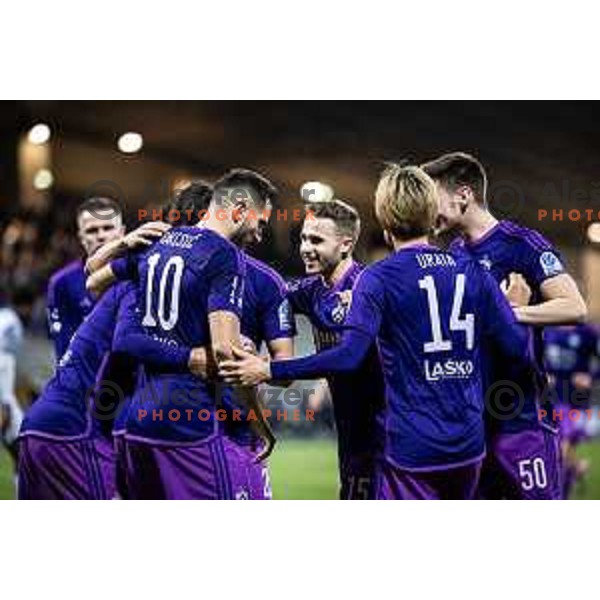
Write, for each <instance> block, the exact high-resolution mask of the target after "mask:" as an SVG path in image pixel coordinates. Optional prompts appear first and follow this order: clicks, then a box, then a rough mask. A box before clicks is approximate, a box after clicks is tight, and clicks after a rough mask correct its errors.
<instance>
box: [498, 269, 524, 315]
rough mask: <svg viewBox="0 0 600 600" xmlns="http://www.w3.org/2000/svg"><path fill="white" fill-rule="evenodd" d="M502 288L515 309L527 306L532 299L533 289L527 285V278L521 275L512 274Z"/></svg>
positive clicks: (501, 285)
mask: <svg viewBox="0 0 600 600" xmlns="http://www.w3.org/2000/svg"><path fill="white" fill-rule="evenodd" d="M500 287H501V288H502V291H503V292H504V295H505V296H506V299H507V300H508V301H509V302H510V305H511V306H512V307H513V308H514V307H516V306H527V305H528V304H529V300H530V299H531V288H530V287H529V286H528V285H527V282H526V281H525V278H524V277H523V275H521V274H520V273H511V274H510V275H509V276H508V280H506V279H505V280H504V281H503V282H502V283H501V284H500Z"/></svg>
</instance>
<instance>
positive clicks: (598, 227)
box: [587, 223, 600, 244]
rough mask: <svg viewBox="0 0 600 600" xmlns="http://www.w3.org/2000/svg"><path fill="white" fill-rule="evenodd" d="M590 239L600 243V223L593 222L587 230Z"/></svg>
mask: <svg viewBox="0 0 600 600" xmlns="http://www.w3.org/2000/svg"><path fill="white" fill-rule="evenodd" d="M587 234H588V239H589V240H590V242H594V244H600V223H592V224H591V225H590V226H589V227H588V230H587Z"/></svg>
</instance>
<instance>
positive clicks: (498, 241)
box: [451, 221, 565, 432]
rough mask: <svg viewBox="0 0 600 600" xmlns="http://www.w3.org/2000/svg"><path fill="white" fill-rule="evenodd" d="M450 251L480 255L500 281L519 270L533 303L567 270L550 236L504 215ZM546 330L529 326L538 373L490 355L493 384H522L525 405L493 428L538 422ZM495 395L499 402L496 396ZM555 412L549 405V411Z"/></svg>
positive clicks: (493, 422) (524, 426) (492, 421)
mask: <svg viewBox="0 0 600 600" xmlns="http://www.w3.org/2000/svg"><path fill="white" fill-rule="evenodd" d="M451 251H452V252H453V253H455V254H462V255H465V256H468V257H471V258H474V259H476V260H477V261H478V262H479V263H480V264H481V265H482V266H483V267H484V268H485V269H487V270H488V271H489V272H490V273H491V275H492V276H493V278H494V279H495V280H496V281H497V283H498V284H500V283H501V282H502V281H504V280H505V279H507V278H508V276H509V274H510V273H512V272H516V273H520V274H521V275H522V276H523V277H524V278H525V280H526V281H527V284H528V285H529V287H530V288H531V290H532V296H531V304H539V303H540V302H541V301H542V295H541V291H540V286H541V285H542V283H543V282H544V281H546V280H547V279H550V278H552V277H555V276H556V275H559V274H561V273H564V272H565V270H564V267H563V264H562V262H561V258H560V256H559V254H558V253H557V251H556V250H555V249H554V247H553V246H552V244H550V242H548V241H547V240H546V239H545V238H544V237H543V236H542V235H540V234H539V233H537V232H535V231H533V230H531V229H527V228H525V227H521V226H519V225H516V224H515V223H511V222H510V221H500V222H499V223H498V224H497V225H496V226H494V227H493V228H492V229H490V230H489V231H488V232H487V233H486V234H485V235H484V236H483V237H482V238H480V239H478V240H476V241H475V242H469V241H467V240H464V239H460V240H456V241H455V242H454V243H453V244H452V246H451ZM542 331H543V330H542V328H539V327H538V328H533V327H532V328H530V344H531V350H532V355H533V358H534V360H535V366H536V369H535V372H534V373H533V374H531V373H524V372H523V371H521V374H519V373H517V372H515V369H514V368H513V367H512V366H511V365H510V364H507V363H506V362H503V361H496V360H494V358H493V356H491V357H490V360H489V361H488V362H489V364H488V365H487V366H486V370H487V373H488V377H489V384H490V385H493V383H494V382H499V381H511V382H513V383H515V384H516V385H517V386H518V387H519V388H520V389H521V390H522V392H523V397H524V403H523V408H522V410H520V411H518V414H517V415H516V416H515V417H514V418H511V419H505V420H500V419H495V418H493V417H491V418H490V425H491V426H492V430H493V431H498V432H517V431H521V430H523V429H527V428H530V427H532V426H534V425H535V424H536V423H537V422H538V406H537V402H538V400H539V399H540V396H541V393H542V390H543V387H544V385H545V381H546V378H545V374H544V369H543V341H542ZM491 401H492V402H496V400H494V399H492V400H491ZM497 402H498V403H499V405H501V404H503V403H505V402H506V400H505V399H504V400H502V399H500V398H498V399H497ZM504 412H505V409H504ZM498 413H500V414H502V413H503V410H502V409H498ZM551 413H552V411H551V410H549V411H548V414H549V415H551Z"/></svg>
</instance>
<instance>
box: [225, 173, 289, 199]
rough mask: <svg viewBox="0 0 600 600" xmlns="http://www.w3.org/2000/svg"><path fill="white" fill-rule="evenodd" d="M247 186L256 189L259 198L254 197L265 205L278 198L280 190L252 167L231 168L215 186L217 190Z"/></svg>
mask: <svg viewBox="0 0 600 600" xmlns="http://www.w3.org/2000/svg"><path fill="white" fill-rule="evenodd" d="M247 186H250V187H252V188H253V189H255V190H256V192H257V193H258V198H253V200H254V201H255V202H257V203H258V204H260V205H261V206H264V205H265V204H266V203H267V201H271V202H274V201H275V199H276V198H277V194H278V190H277V188H276V187H275V186H274V185H273V183H271V181H270V180H269V179H267V178H266V177H265V176H264V175H261V174H260V173H257V172H256V171H252V170H250V169H241V168H236V169H230V170H229V171H227V173H225V175H223V176H222V177H220V178H219V179H218V180H217V181H216V182H215V184H214V186H213V187H214V190H215V192H216V191H218V190H223V189H227V188H236V187H238V188H243V187H247ZM215 195H216V194H215Z"/></svg>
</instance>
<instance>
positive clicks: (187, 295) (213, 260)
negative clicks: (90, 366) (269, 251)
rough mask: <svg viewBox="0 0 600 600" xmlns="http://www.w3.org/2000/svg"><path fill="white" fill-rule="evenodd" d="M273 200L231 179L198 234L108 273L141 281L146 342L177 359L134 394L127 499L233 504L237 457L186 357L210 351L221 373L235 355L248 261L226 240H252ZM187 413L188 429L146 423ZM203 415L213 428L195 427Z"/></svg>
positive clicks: (184, 234) (189, 230)
mask: <svg viewBox="0 0 600 600" xmlns="http://www.w3.org/2000/svg"><path fill="white" fill-rule="evenodd" d="M273 194H274V188H273V187H272V185H271V184H270V183H269V182H268V180H266V179H265V178H263V177H262V176H260V175H258V174H256V173H254V172H251V171H246V170H234V171H231V172H229V173H228V174H227V175H226V176H224V177H223V178H222V179H221V180H219V181H218V182H217V183H216V184H215V193H214V196H213V199H212V200H211V203H210V206H209V209H208V215H207V218H206V219H205V220H203V221H202V222H201V223H199V224H198V226H196V227H179V228H175V229H173V230H172V231H171V232H169V233H168V234H166V235H165V236H164V237H163V238H162V239H161V240H160V241H159V242H157V243H156V244H155V245H154V246H152V247H151V248H150V249H149V250H147V251H146V252H145V253H143V254H141V255H140V256H138V257H133V259H132V257H131V256H129V257H126V258H125V259H121V261H113V263H111V264H110V265H109V266H108V267H106V268H107V269H109V271H111V272H112V274H113V275H115V276H117V277H119V278H130V277H131V276H132V275H133V276H136V277H137V278H138V281H139V297H140V299H141V315H142V320H141V325H142V327H143V330H144V332H145V333H146V334H147V335H151V336H156V337H157V338H159V339H160V340H162V341H163V343H165V344H166V345H167V346H168V347H169V349H170V352H171V353H179V354H181V364H180V367H181V368H179V369H178V368H176V367H175V366H173V367H171V368H168V369H165V368H154V367H153V366H152V365H147V364H145V365H144V366H145V368H144V373H145V379H146V382H145V385H143V386H140V385H138V386H137V388H136V391H135V392H134V395H133V398H132V401H131V406H130V410H129V415H128V418H127V424H126V434H125V452H126V462H127V467H128V474H127V475H128V476H127V487H128V492H129V496H130V497H131V498H206V499H211V498H234V497H236V496H237V495H238V494H237V492H238V490H237V489H235V488H234V484H236V483H237V479H236V478H235V476H232V470H233V469H234V467H235V465H236V464H239V462H240V457H239V455H240V450H239V447H238V446H237V445H235V444H234V443H233V442H232V441H231V440H229V439H228V438H227V437H225V436H223V435H222V431H221V429H220V428H219V426H218V422H217V420H216V419H215V409H216V400H217V398H216V393H215V390H214V386H212V385H211V384H210V383H208V382H207V381H205V380H204V379H201V378H198V377H194V376H191V375H188V374H186V372H185V371H186V366H187V349H189V348H191V347H194V348H208V347H210V349H211V356H209V359H211V358H212V359H213V360H214V361H215V362H216V363H217V364H219V363H220V362H221V361H222V360H224V359H225V358H227V357H230V356H231V348H232V345H236V346H239V345H240V316H241V312H242V298H243V286H244V279H245V261H244V258H243V256H242V255H241V254H240V253H239V251H238V250H237V249H236V247H235V246H234V245H233V244H232V242H231V240H232V239H244V238H255V237H256V236H257V235H259V233H258V232H259V231H260V229H261V227H262V226H263V218H262V217H261V218H257V216H256V215H257V214H260V215H264V211H265V210H268V209H269V204H270V198H271V196H272V195H273ZM251 213H253V214H254V216H253V217H252V216H251ZM101 272H102V270H101V271H98V273H97V274H95V275H94V277H95V276H96V275H98V276H101ZM202 362H203V363H204V365H203V366H205V362H206V361H205V360H203V361H202ZM182 400H183V401H184V403H183V405H182ZM184 408H185V409H188V408H190V409H192V410H190V411H189V413H190V414H191V415H192V416H188V418H187V419H186V418H181V419H177V420H174V419H171V418H154V413H153V414H152V417H148V418H146V416H145V413H150V412H151V411H154V410H160V412H161V414H164V415H169V414H171V411H173V410H177V411H179V410H181V413H183V414H184V415H186V414H187V411H186V410H184ZM203 409H205V411H206V413H208V414H209V415H210V418H208V419H200V418H199V415H200V411H202V410H203Z"/></svg>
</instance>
